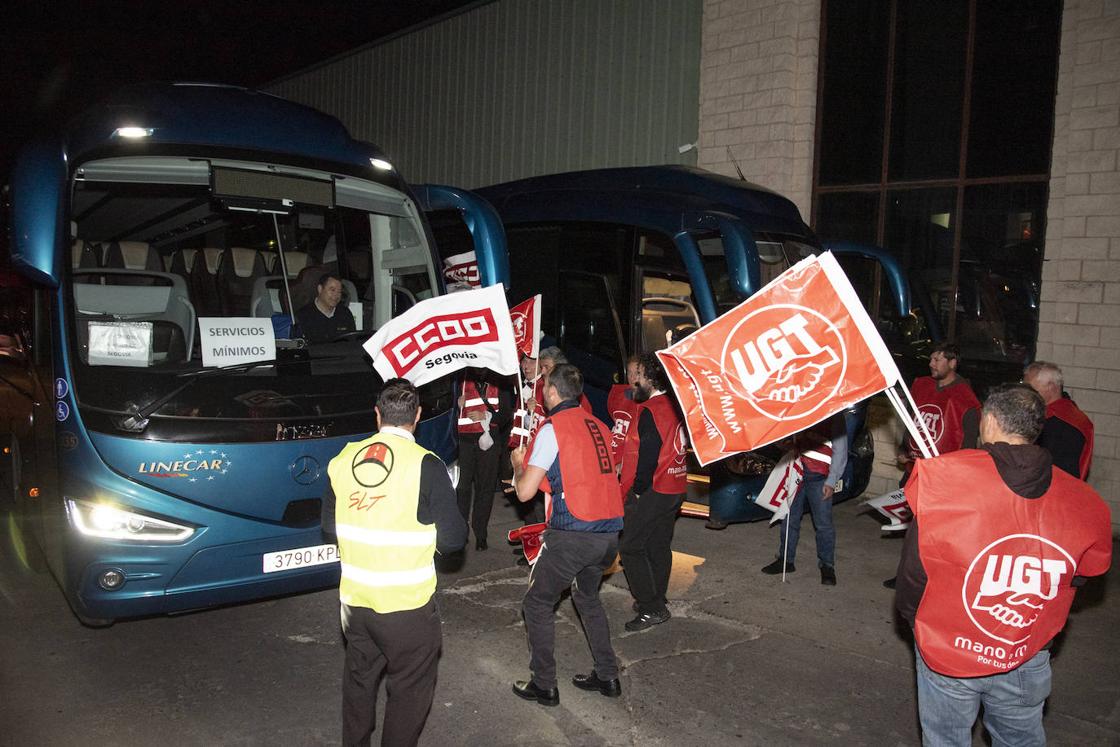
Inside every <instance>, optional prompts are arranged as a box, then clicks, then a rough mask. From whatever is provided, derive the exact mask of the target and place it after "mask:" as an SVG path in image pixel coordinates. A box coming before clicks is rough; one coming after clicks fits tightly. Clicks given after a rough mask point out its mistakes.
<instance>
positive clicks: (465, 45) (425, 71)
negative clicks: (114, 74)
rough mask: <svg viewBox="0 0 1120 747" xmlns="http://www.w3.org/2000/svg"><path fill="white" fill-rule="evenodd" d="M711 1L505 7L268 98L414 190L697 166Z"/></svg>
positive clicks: (353, 60) (365, 55) (515, 3)
mask: <svg viewBox="0 0 1120 747" xmlns="http://www.w3.org/2000/svg"><path fill="white" fill-rule="evenodd" d="M700 19H701V2H700V0H496V1H495V2H492V3H487V4H483V5H480V6H478V7H475V8H472V9H470V10H468V11H466V12H464V13H461V14H459V15H456V16H453V17H451V18H448V19H445V20H443V21H441V22H439V23H436V24H433V25H429V26H426V27H423V28H420V29H418V30H416V31H414V32H411V33H407V34H404V35H402V36H399V37H396V38H393V39H391V40H389V41H386V42H384V43H380V44H377V45H374V46H371V47H367V48H364V49H361V50H359V51H357V52H355V53H354V54H352V55H348V56H344V57H341V58H337V59H335V60H332V61H330V62H328V63H326V64H324V65H322V66H319V67H316V68H312V69H310V70H307V71H304V72H301V73H297V74H295V75H294V76H292V77H290V78H286V79H283V80H280V81H277V82H276V83H274V84H272V85H269V86H267V87H266V88H265V90H267V91H269V92H271V93H274V94H277V95H279V96H283V97H285V98H288V99H291V100H293V101H298V102H300V103H304V104H308V105H310V106H313V107H315V108H317V109H321V110H322V111H325V112H327V113H329V114H332V115H334V116H336V117H338V118H339V119H341V120H342V121H343V122H344V123H345V124H346V126H347V127H348V128H349V129H350V132H351V133H352V134H353V135H354V136H355V137H358V138H361V139H363V140H368V141H370V142H373V143H376V144H377V145H379V146H380V147H381V148H382V149H383V150H385V152H386V153H387V154H388V155H389V157H390V158H391V159H392V160H393V163H394V164H395V165H396V166H397V167H398V168H399V169H400V171H401V173H402V174H403V175H404V176H405V178H406V179H408V180H409V181H411V182H414V183H418V182H440V183H447V184H456V185H459V186H463V187H468V188H469V187H478V186H483V185H487V184H494V183H497V182H504V181H508V180H510V179H518V178H522V177H527V176H536V175H539V174H549V173H555V172H560V171H572V170H576V169H587V168H598V167H607V166H634V165H650V164H664V163H690V164H691V163H695V158H696V154H695V151H691V152H688V153H686V154H683V155H682V154H680V153H679V152H678V150H677V148H678V146H681V145H684V144H687V143H694V142H696V140H697V132H698V118H699V78H700V73H699V71H700Z"/></svg>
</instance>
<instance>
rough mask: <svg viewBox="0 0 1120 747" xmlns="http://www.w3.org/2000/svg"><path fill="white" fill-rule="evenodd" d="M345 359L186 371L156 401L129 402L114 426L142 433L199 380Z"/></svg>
mask: <svg viewBox="0 0 1120 747" xmlns="http://www.w3.org/2000/svg"><path fill="white" fill-rule="evenodd" d="M345 357H346V356H343V355H331V356H325V357H323V358H301V359H299V360H285V361H280V360H276V359H272V360H267V361H253V362H252V363H235V364H233V365H230V366H221V367H219V368H203V369H200V370H198V371H188V372H187V373H183V374H179V377H180V378H183V377H186V379H187V380H186V381H184V382H183V383H182V384H180V385H179V386H177V387H175V388H174V389H172V390H171V391H170V392H168V393H167V394H164V395H163V396H161V397H157V398H156V399H154V400H152V401H151V402H149V403H148V404H146V405H144V406H143V407H140V406H139V405H137V404H136V403H135V402H130V403H129V404H128V407H127V408H126V409H125V416H124V417H122V418H120V419H119V420H117V422H116V426H117V428H119V429H120V430H122V431H127V432H128V433H143V432H144V429H145V428H147V427H148V418H150V417H151V415H152V413H153V412H155V411H156V410H158V409H159V408H161V407H163V406H164V405H166V404H167V403H168V402H170V401H171V400H172V399H173V398H174V397H175V395H177V394H179V392H181V391H183V390H184V389H187V388H188V387H191V386H193V385H194V384H195V383H196V382H197V381H199V380H200V379H210V378H217V377H220V376H225V375H228V374H233V373H244V372H245V371H251V370H253V369H254V368H261V367H262V366H273V367H275V368H280V367H281V366H290V365H294V364H297V363H298V364H301V365H307V364H310V363H312V362H316V361H331V360H340V359H342V358H345Z"/></svg>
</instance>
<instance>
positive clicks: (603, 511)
mask: <svg viewBox="0 0 1120 747" xmlns="http://www.w3.org/2000/svg"><path fill="white" fill-rule="evenodd" d="M545 422H546V423H552V429H553V431H554V432H555V433H556V443H557V445H558V446H559V452H560V474H561V475H563V477H564V502H565V503H566V504H567V506H568V510H569V511H570V512H571V513H572V516H574V517H576V518H577V519H579V520H581V521H601V520H603V519H617V518H619V517H620V516H622V493H621V492H619V489H618V478H617V477H616V476H615V470H614V458H613V457H612V456H611V442H610V438H609V434H610V429H609V428H607V426H606V425H605V424H604V423H603V422H602V421H600V420H599V419H598V418H596V417H595V416H594V415H589V414H588V413H586V412H584V410H583V409H582V408H575V407H573V408H570V409H567V410H561V411H560V412H558V413H556V414H555V415H553V416H552V417H550V418H548V419H547V420H546V421H545ZM536 438H537V434H535V433H534V434H533V440H532V441H530V442H529V448H528V449H526V452H525V453H527V454H532V453H533V442H534V441H536ZM541 490H543V491H544V492H545V493H548V494H549V495H551V494H552V486H551V485H549V484H548V478H547V477H546V478H545V479H544V480H543V481H542V482H541Z"/></svg>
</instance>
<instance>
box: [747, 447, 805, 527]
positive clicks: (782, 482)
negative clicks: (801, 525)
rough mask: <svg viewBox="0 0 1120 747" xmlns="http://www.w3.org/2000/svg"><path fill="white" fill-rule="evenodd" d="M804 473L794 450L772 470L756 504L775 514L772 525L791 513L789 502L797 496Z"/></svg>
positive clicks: (771, 521) (783, 456) (784, 456)
mask: <svg viewBox="0 0 1120 747" xmlns="http://www.w3.org/2000/svg"><path fill="white" fill-rule="evenodd" d="M804 471H805V468H804V467H803V466H802V464H801V459H800V458H799V457H798V455H797V454H795V453H794V452H793V451H792V450H791V451H787V452H786V453H785V454H783V455H782V458H781V459H779V460H778V463H777V464H775V465H774V469H772V470H770V476H769V477H767V478H766V484H765V485H763V486H762V490H760V491H758V495H757V496H756V497H755V499H754V502H755V503H757V504H758V505H760V506H762V507H763V508H765V509H766V510H767V511H773V512H774V516H773V517H771V519H770V523H771V524H773V523H774V522H775V521H781V520H782V519H784V518H785V517H786V514H788V513H789V502H790V501H792V500H793V497H794V496H795V495H797V489H798V488H799V487H800V486H801V479H802V473H803V472H804Z"/></svg>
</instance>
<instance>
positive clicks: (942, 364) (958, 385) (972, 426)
mask: <svg viewBox="0 0 1120 747" xmlns="http://www.w3.org/2000/svg"><path fill="white" fill-rule="evenodd" d="M960 362H961V352H960V348H959V347H957V346H956V345H954V344H953V343H950V342H943V343H941V344H940V345H937V346H936V347H935V348H934V349H933V352H932V353H930V356H929V376H920V377H918V378H917V379H914V383H913V384H911V385H910V395H911V396H912V397H913V398H914V404H916V405H917V406H918V413H919V414H920V415H921V418H922V421H923V422H924V423H925V424H926V428H927V429H929V433H930V435H931V436H932V437H933V443H934V445H935V446H936V447H937V452H938V453H939V454H948V453H949V452H952V451H956V450H958V449H973V448H976V438H977V435H978V432H979V427H980V400H979V399H977V398H976V393H975V392H973V391H972V386H971V385H970V384H969V383H968V380H967V379H965V378H964V377H963V376H961V375H960V374H959V373H957V368H958V366H960ZM921 456H922V454H921V451H920V450H919V449H918V444H917V443H916V442H915V441H914V439H913V438H911V437H909V436H908V437H907V438H906V440H904V441H903V444H902V446H901V447H900V449H899V452H898V466H899V467H900V468H901V469H902V479H901V480H899V482H898V484H899V486H900V487H901V486H903V485H905V484H906V480H907V479H908V478H909V477H910V471H911V470H912V469H914V462H915V461H916V460H918V459H921ZM883 586H885V587H887V588H888V589H893V588H894V587H895V579H893V578H888V579H887V580H886V581H884V582H883Z"/></svg>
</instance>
